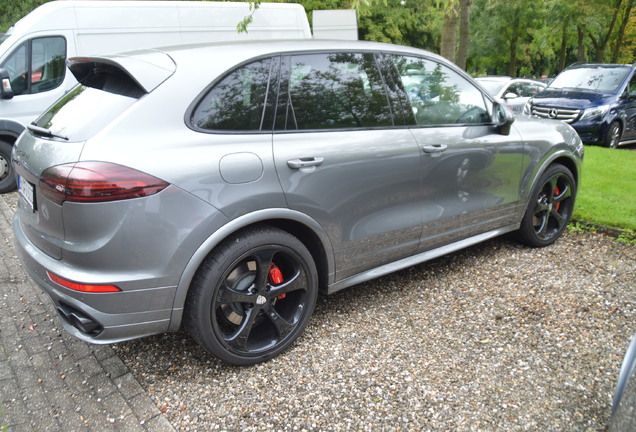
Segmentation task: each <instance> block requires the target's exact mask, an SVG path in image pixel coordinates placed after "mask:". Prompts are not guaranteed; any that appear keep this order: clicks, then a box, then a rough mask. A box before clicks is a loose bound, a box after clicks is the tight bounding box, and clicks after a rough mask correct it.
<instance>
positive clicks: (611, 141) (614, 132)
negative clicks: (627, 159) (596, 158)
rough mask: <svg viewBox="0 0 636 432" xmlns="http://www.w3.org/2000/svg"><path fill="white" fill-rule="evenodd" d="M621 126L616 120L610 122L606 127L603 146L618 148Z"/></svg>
mask: <svg viewBox="0 0 636 432" xmlns="http://www.w3.org/2000/svg"><path fill="white" fill-rule="evenodd" d="M621 135H622V128H621V125H620V124H619V123H618V122H616V121H615V122H612V124H610V126H609V128H608V129H607V133H606V134H605V142H604V143H605V147H609V148H613V149H615V148H618V143H619V142H620V140H621Z"/></svg>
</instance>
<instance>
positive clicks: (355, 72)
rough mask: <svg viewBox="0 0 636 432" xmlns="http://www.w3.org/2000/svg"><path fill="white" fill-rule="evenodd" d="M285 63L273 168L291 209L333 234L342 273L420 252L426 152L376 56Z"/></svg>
mask: <svg viewBox="0 0 636 432" xmlns="http://www.w3.org/2000/svg"><path fill="white" fill-rule="evenodd" d="M283 65H284V66H283V67H282V70H283V71H284V73H283V80H282V84H281V90H280V92H279V103H278V108H277V113H276V130H275V133H274V138H273V140H274V143H273V146H274V159H275V164H276V169H277V172H278V176H279V179H280V182H281V185H282V188H283V190H284V193H285V197H286V199H287V202H288V205H289V207H290V208H292V209H294V210H298V211H299V212H301V213H304V214H306V215H308V216H310V217H311V218H313V219H314V220H316V221H317V222H318V223H320V225H322V227H323V228H324V230H325V231H326V232H327V234H328V235H329V238H330V240H331V244H332V247H333V252H334V255H335V262H336V266H337V267H336V279H338V280H341V279H344V278H346V277H349V276H352V275H354V274H356V273H359V272H361V271H364V270H366V269H369V268H372V267H375V266H377V265H379V264H382V263H386V262H390V261H393V260H395V259H399V258H401V257H404V256H407V255H410V254H412V253H414V252H415V250H416V249H417V246H418V243H419V238H420V231H421V222H422V218H421V211H420V207H419V204H418V202H419V198H418V195H419V193H420V179H421V160H420V156H419V151H420V150H419V146H418V145H417V142H416V141H415V139H414V137H413V135H412V134H411V133H410V131H409V130H408V128H407V127H406V126H405V125H404V120H403V117H402V116H401V113H399V112H397V109H396V107H395V106H393V105H392V103H393V102H395V101H392V99H391V95H389V94H387V92H386V91H385V88H384V85H383V82H382V78H381V75H380V73H379V69H378V65H377V62H376V57H375V56H374V55H373V54H370V53H364V54H363V53H349V52H331V53H311V54H298V55H292V56H288V57H286V58H285V59H284V61H283ZM400 126H401V127H400Z"/></svg>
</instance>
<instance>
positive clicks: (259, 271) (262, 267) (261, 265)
mask: <svg viewBox="0 0 636 432" xmlns="http://www.w3.org/2000/svg"><path fill="white" fill-rule="evenodd" d="M275 254H276V249H271V248H268V249H262V250H259V251H258V252H256V253H255V254H254V258H255V261H256V279H255V280H254V286H255V287H256V290H257V291H261V290H263V289H265V287H266V286H267V285H268V284H269V268H270V265H271V263H272V260H273V259H274V255H275Z"/></svg>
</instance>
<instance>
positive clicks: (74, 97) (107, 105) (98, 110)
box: [35, 64, 144, 142]
mask: <svg viewBox="0 0 636 432" xmlns="http://www.w3.org/2000/svg"><path fill="white" fill-rule="evenodd" d="M88 65H89V64H87V67H88ZM91 66H95V65H94V64H92V65H91ZM143 94H144V92H143V90H142V89H141V88H140V87H139V85H138V84H137V83H135V82H134V81H132V79H130V77H128V76H127V75H126V74H124V73H122V72H121V71H116V70H115V69H112V68H94V69H92V70H91V71H90V72H88V71H87V73H86V75H84V77H83V78H82V79H81V82H80V84H78V85H77V86H76V87H75V88H73V90H71V91H70V92H69V93H68V94H66V95H65V96H64V97H63V98H62V99H60V100H58V101H57V102H56V103H55V104H54V105H53V106H51V108H49V110H48V111H46V112H45V113H44V114H42V116H40V118H38V119H37V120H36V121H35V125H36V126H39V127H41V128H44V129H48V130H50V131H51V132H52V134H54V135H59V136H63V137H66V138H68V140H69V141H75V142H77V141H84V140H86V139H88V138H90V137H91V136H93V135H95V134H96V133H97V132H99V131H100V130H102V129H103V128H104V127H105V126H106V125H108V124H109V123H110V122H112V121H113V120H114V119H115V118H116V117H117V116H119V115H120V114H121V113H123V112H124V111H125V110H126V109H127V108H128V107H129V106H131V105H132V104H133V103H135V101H136V100H137V99H138V98H139V97H141V96H142V95H143Z"/></svg>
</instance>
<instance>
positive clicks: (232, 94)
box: [192, 59, 274, 131]
mask: <svg viewBox="0 0 636 432" xmlns="http://www.w3.org/2000/svg"><path fill="white" fill-rule="evenodd" d="M273 63H274V61H273V60H272V59H266V60H260V61H257V62H254V63H250V64H248V65H245V66H242V67H240V68H239V69H237V70H235V71H234V72H232V73H230V74H229V75H228V76H226V77H225V78H224V79H222V80H221V81H220V82H219V83H218V84H216V85H215V86H214V87H213V88H212V90H210V91H209V92H208V94H207V95H206V96H205V97H204V98H203V99H202V100H201V102H199V104H198V105H197V107H196V108H195V109H194V112H193V114H192V123H193V124H194V125H195V126H196V127H198V128H201V129H214V130H236V131H238V130H242V131H248V130H261V128H262V127H263V120H264V118H263V114H264V112H263V111H264V107H265V101H266V99H267V93H268V89H269V81H270V74H271V69H272V64H273ZM270 129H271V125H270Z"/></svg>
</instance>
